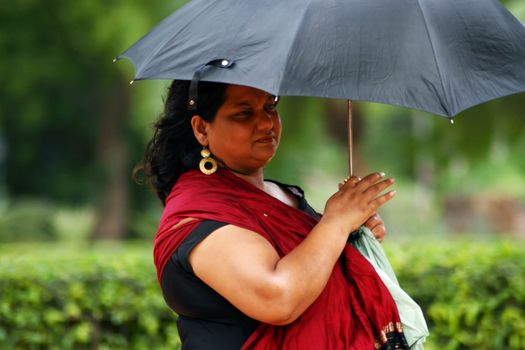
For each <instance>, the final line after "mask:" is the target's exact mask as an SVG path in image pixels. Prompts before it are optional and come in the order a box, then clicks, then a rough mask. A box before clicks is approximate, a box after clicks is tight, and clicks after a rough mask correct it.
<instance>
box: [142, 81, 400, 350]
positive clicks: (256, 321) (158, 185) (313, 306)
mask: <svg viewBox="0 0 525 350" xmlns="http://www.w3.org/2000/svg"><path fill="white" fill-rule="evenodd" d="M188 89H189V83H188V82H185V81H174V82H173V84H172V86H171V88H170V90H169V94H168V98H167V100H166V106H165V112H164V115H163V117H162V118H161V119H160V121H159V122H158V123H157V124H156V131H155V136H154V137H153V139H152V141H151V142H150V144H149V145H148V148H147V150H146V157H145V159H144V163H143V166H142V169H143V170H145V171H146V174H147V175H148V176H149V179H150V181H151V183H152V184H153V186H154V188H155V189H156V192H157V194H158V196H159V198H160V199H161V201H162V203H163V204H164V206H165V209H164V212H163V215H162V218H161V221H160V225H159V230H158V232H157V235H156V238H155V242H154V257H155V265H156V267H157V274H158V278H159V282H160V283H161V287H162V291H163V294H164V297H165V299H166V301H167V303H168V305H169V306H170V307H171V308H172V309H173V310H174V311H176V312H177V313H178V314H179V321H178V329H179V333H180V336H181V340H182V344H183V349H240V348H243V349H355V350H367V349H394V348H395V349H404V348H408V346H407V345H406V341H405V339H404V336H403V333H402V330H401V325H400V320H399V315H398V312H397V309H396V306H395V304H394V302H393V300H392V297H391V296H390V294H389V293H388V290H386V288H385V287H384V285H383V284H382V283H381V281H380V279H379V278H378V276H377V274H376V273H375V271H374V269H373V268H372V266H371V265H370V264H369V263H368V262H367V260H366V259H364V258H363V257H362V256H361V255H360V254H359V253H358V252H357V251H356V250H355V249H354V248H353V247H352V246H351V245H349V244H347V241H348V239H349V235H350V232H353V231H355V230H356V229H358V228H359V227H360V226H361V225H362V224H366V225H368V226H369V227H370V228H371V229H373V230H374V231H375V232H376V234H377V235H378V236H380V238H382V236H383V235H384V226H383V223H382V221H381V220H380V219H379V217H378V216H377V215H375V212H376V210H377V209H378V208H379V207H381V206H382V205H383V204H384V203H386V202H387V201H389V200H390V199H391V198H392V197H394V195H395V191H389V192H387V193H384V194H382V193H383V191H385V190H386V189H387V188H388V187H390V186H391V185H392V184H393V183H394V181H393V180H392V179H385V178H384V174H379V173H376V174H370V175H368V176H366V177H364V178H363V179H358V178H356V177H352V178H350V179H349V181H345V183H344V184H340V185H339V191H338V192H336V193H335V194H334V195H333V196H332V197H331V198H330V199H329V200H328V201H327V203H326V207H325V211H324V214H323V216H322V217H320V216H319V215H318V214H317V213H316V212H315V211H314V210H313V209H312V208H311V207H310V206H309V205H308V204H307V203H306V201H305V199H304V196H303V193H302V191H301V190H300V189H299V188H298V187H294V186H288V185H284V184H281V183H278V182H275V181H268V180H265V179H264V176H263V168H264V166H265V165H266V164H267V163H268V162H269V161H270V160H271V159H272V158H273V156H274V155H275V152H276V151H277V148H278V145H279V140H280V137H281V121H280V118H279V115H278V113H277V111H276V104H277V99H276V98H275V97H274V96H272V95H270V94H268V93H266V92H264V91H261V90H257V89H254V88H249V87H244V86H237V85H225V84H217V83H207V82H201V83H200V84H199V86H198V100H197V101H198V102H197V105H196V106H195V102H196V101H195V100H192V101H191V102H190V103H188ZM189 105H190V106H191V107H193V108H192V109H195V107H196V110H195V111H192V110H190V109H189V108H188V106H189Z"/></svg>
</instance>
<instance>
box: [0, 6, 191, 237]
mask: <svg viewBox="0 0 525 350" xmlns="http://www.w3.org/2000/svg"><path fill="white" fill-rule="evenodd" d="M182 3H183V1H172V2H170V4H166V3H165V2H162V1H160V0H157V1H138V0H135V1H130V0H118V1H111V2H107V1H91V0H89V1H88V0H80V1H75V2H71V1H65V0H51V1H47V2H41V1H35V0H28V1H23V2H17V3H16V4H14V5H13V4H9V5H8V4H7V3H5V2H2V3H1V4H0V8H1V9H0V26H1V30H0V50H1V52H3V53H8V54H4V55H1V57H0V76H2V77H3V80H4V82H3V84H2V85H1V87H0V89H1V90H0V116H1V120H0V130H2V131H3V133H4V136H3V137H4V138H5V143H6V146H7V149H8V150H9V151H8V152H7V157H6V161H5V164H6V173H5V182H6V187H7V191H8V195H10V196H12V197H17V196H41V197H46V198H50V199H52V200H54V201H58V202H63V203H68V204H79V203H85V202H93V203H98V205H97V208H98V215H97V217H98V219H97V224H96V228H95V232H94V237H96V238H101V237H110V238H118V237H122V236H123V235H124V234H125V232H126V226H125V223H126V209H127V208H126V205H127V204H126V203H127V201H128V192H129V183H130V171H129V170H130V165H129V151H128V149H130V148H133V146H134V147H140V146H138V145H136V144H135V145H130V144H129V140H130V139H131V140H133V139H141V137H136V136H135V137H134V136H132V135H130V134H134V133H136V132H137V130H136V129H135V128H133V127H131V125H130V124H131V121H130V118H128V117H129V115H130V114H131V113H130V109H132V108H134V107H136V106H137V105H139V104H140V103H144V102H143V99H144V94H143V96H142V98H141V97H140V96H138V99H137V100H134V101H130V94H131V93H132V92H131V89H130V87H129V85H128V84H127V81H129V77H130V72H129V70H125V69H124V66H122V65H113V64H112V62H111V61H112V58H113V57H114V56H115V55H116V54H117V53H119V52H120V51H122V50H123V49H124V48H125V47H126V45H129V44H130V43H132V42H133V41H134V40H137V39H138V38H139V37H140V35H142V34H143V33H144V32H146V31H147V30H148V29H150V27H152V26H153V25H154V24H155V23H156V22H158V21H159V20H160V19H161V17H162V16H163V15H166V14H167V13H169V12H171V11H172V10H174V9H175V8H176V7H177V6H180V5H181V4H182ZM141 133H142V131H141Z"/></svg>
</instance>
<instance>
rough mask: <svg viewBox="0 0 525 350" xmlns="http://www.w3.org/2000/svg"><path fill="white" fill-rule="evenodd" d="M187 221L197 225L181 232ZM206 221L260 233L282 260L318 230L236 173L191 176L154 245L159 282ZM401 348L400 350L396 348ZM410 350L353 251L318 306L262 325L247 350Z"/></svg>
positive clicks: (390, 304) (377, 284)
mask: <svg viewBox="0 0 525 350" xmlns="http://www.w3.org/2000/svg"><path fill="white" fill-rule="evenodd" d="M185 218H195V219H198V220H196V221H191V222H188V223H186V224H182V225H180V226H178V227H177V228H176V229H174V228H173V227H174V226H175V225H176V224H177V223H178V222H179V221H181V220H183V219H185ZM202 220H215V221H221V222H226V223H228V224H231V225H235V226H238V227H242V228H245V229H248V230H251V231H254V232H256V233H258V234H260V235H261V236H263V237H264V238H266V239H267V240H268V241H269V242H270V243H271V244H272V246H273V247H274V248H275V250H276V251H277V252H278V254H279V255H280V256H281V257H282V256H285V255H286V254H288V253H289V252H290V251H291V250H292V249H294V248H295V247H296V246H297V245H298V244H300V243H301V242H302V240H303V239H304V238H305V237H306V236H307V235H308V233H309V232H310V231H311V230H312V228H313V227H314V226H315V225H316V224H317V220H315V219H314V218H312V217H311V216H310V215H308V214H306V213H304V212H303V211H301V210H298V209H296V208H292V207H290V206H288V205H286V204H284V203H282V202H281V201H279V200H277V199H275V198H273V197H271V196H270V195H268V194H266V193H265V192H263V191H261V190H260V189H258V188H257V187H255V186H253V185H252V184H250V183H248V182H246V181H245V180H243V179H241V178H239V177H238V176H236V175H234V174H233V173H231V172H230V171H228V170H223V169H221V170H219V171H217V172H216V173H215V174H213V175H210V176H207V175H204V174H201V173H200V172H199V171H197V170H192V171H189V172H187V173H185V174H183V175H182V176H181V177H180V178H179V179H178V181H177V183H176V184H175V186H174V187H173V190H172V192H171V194H170V195H169V196H168V198H167V200H166V207H165V209H164V212H163V214H162V217H161V220H160V225H159V230H158V232H157V235H156V237H155V241H154V261H155V266H156V267H157V277H158V278H159V281H160V278H161V276H162V271H163V269H164V266H165V265H166V262H167V261H168V259H169V258H170V256H171V255H172V254H173V252H174V251H175V250H176V249H177V247H178V246H179V245H180V244H181V243H182V242H183V241H184V239H185V238H186V237H187V236H188V235H189V234H190V233H191V231H192V230H193V229H194V228H195V227H196V226H197V225H198V224H199V223H200V222H201V221H202ZM395 346H398V347H395ZM394 348H395V349H404V348H406V349H408V346H406V342H405V341H404V336H403V333H402V330H401V323H400V319H399V314H398V312H397V308H396V305H395V303H394V301H393V299H392V297H391V295H390V293H389V292H388V290H387V289H386V287H385V286H384V284H383V283H382V282H381V280H380V278H379V277H378V275H377V273H376V272H375V270H374V268H373V267H372V265H371V264H370V263H369V262H368V261H367V260H366V259H365V258H364V257H363V256H362V255H361V254H360V253H359V252H358V251H357V250H356V249H355V248H354V247H353V246H351V245H349V244H348V245H347V246H346V247H345V249H344V252H343V254H342V256H341V258H340V260H339V263H338V264H336V265H335V267H334V270H333V272H332V274H331V276H330V278H329V280H328V282H327V284H326V287H325V289H324V290H323V292H322V293H321V295H319V297H318V298H317V299H316V301H315V302H314V303H313V304H312V305H311V306H310V307H309V308H308V309H306V311H305V312H304V313H303V314H302V315H301V316H300V317H299V318H298V319H297V320H295V321H294V322H292V323H291V324H289V325H286V326H273V325H269V324H264V323H261V324H260V326H259V327H258V328H257V329H256V331H255V332H254V333H253V334H252V336H251V337H250V338H249V339H248V340H247V342H246V343H245V344H244V346H243V349H267V350H270V349H286V350H288V349H289V350H305V349H334V350H336V349H349V350H372V349H394Z"/></svg>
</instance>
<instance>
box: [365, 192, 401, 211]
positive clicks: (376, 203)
mask: <svg viewBox="0 0 525 350" xmlns="http://www.w3.org/2000/svg"><path fill="white" fill-rule="evenodd" d="M395 195H396V191H395V190H393V191H389V192H387V193H385V194H383V195H381V196H379V197H376V198H374V199H372V200H371V201H370V202H368V205H369V207H370V209H371V211H376V210H377V209H378V208H379V207H381V206H382V205H383V204H385V203H386V202H388V201H389V200H391V199H392V198H394V196H395Z"/></svg>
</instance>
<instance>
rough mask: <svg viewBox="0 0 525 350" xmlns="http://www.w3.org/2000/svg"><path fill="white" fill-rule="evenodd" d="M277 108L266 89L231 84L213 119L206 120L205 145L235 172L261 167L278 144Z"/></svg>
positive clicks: (245, 172)
mask: <svg viewBox="0 0 525 350" xmlns="http://www.w3.org/2000/svg"><path fill="white" fill-rule="evenodd" d="M275 107H276V101H275V99H274V97H273V96H272V95H270V94H268V93H266V92H264V91H261V90H258V89H254V88H251V87H246V86H239V85H229V86H228V87H227V89H226V100H225V102H224V104H223V105H222V106H221V107H220V108H219V110H218V111H217V114H216V116H215V119H214V121H213V122H212V123H206V122H204V123H203V126H204V131H205V140H204V141H205V142H204V144H205V145H206V143H207V145H208V148H209V149H210V151H211V152H212V154H213V155H214V157H215V158H216V159H217V160H219V161H221V162H222V163H224V165H225V166H226V167H228V168H230V169H232V170H234V171H237V172H240V173H243V174H250V173H253V172H255V171H257V170H259V169H261V168H262V167H264V166H265V165H266V164H267V163H268V162H269V161H270V160H271V159H272V158H273V156H274V155H275V152H276V151H277V147H278V146H279V140H280V137H281V119H280V118H279V114H278V113H277V110H276V109H275ZM201 144H203V142H201Z"/></svg>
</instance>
